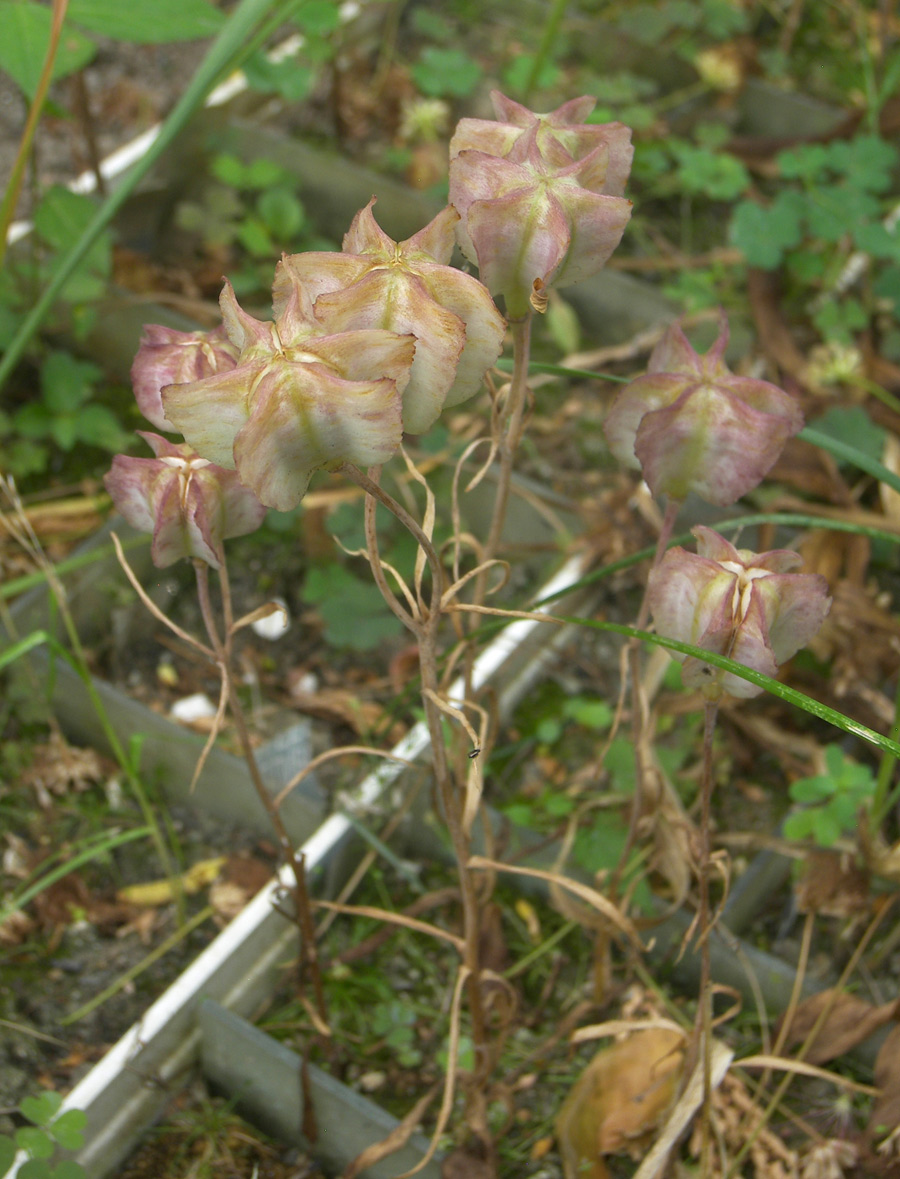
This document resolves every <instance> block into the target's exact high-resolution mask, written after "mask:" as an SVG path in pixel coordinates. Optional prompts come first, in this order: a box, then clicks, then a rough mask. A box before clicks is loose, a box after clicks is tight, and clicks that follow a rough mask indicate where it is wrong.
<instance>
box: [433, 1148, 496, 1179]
mask: <svg viewBox="0 0 900 1179" xmlns="http://www.w3.org/2000/svg"><path fill="white" fill-rule="evenodd" d="M496 1175H497V1171H496V1169H495V1167H494V1166H493V1164H492V1163H491V1162H489V1161H488V1160H487V1159H484V1158H481V1157H480V1156H479V1155H477V1154H474V1153H473V1152H472V1150H470V1149H467V1148H466V1147H464V1146H458V1147H457V1148H456V1149H455V1150H452V1151H451V1152H450V1154H448V1155H447V1157H446V1158H445V1159H444V1161H443V1163H442V1164H441V1179H496Z"/></svg>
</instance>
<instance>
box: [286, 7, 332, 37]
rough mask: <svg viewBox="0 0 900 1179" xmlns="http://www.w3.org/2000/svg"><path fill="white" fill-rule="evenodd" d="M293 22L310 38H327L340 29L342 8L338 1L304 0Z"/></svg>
mask: <svg viewBox="0 0 900 1179" xmlns="http://www.w3.org/2000/svg"><path fill="white" fill-rule="evenodd" d="M293 20H294V23H295V24H296V25H297V27H298V28H299V29H301V30H302V31H303V32H304V33H306V34H307V35H308V36H315V37H325V36H327V35H328V34H329V33H333V32H335V30H336V29H338V28H340V24H341V7H340V4H338V3H336V0H303V2H302V3H301V5H300V8H299V11H297V12H295V13H294V15H293Z"/></svg>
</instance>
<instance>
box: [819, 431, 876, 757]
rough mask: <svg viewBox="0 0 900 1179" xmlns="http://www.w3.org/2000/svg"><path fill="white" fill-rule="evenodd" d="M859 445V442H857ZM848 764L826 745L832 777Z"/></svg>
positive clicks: (835, 747)
mask: <svg viewBox="0 0 900 1179" xmlns="http://www.w3.org/2000/svg"><path fill="white" fill-rule="evenodd" d="M867 420H868V419H867ZM848 441H852V439H848ZM858 445H859V443H858V442H857V446H858ZM846 764H847V763H846V762H845V761H844V752H843V750H842V749H841V747H840V745H826V746H825V765H826V766H827V767H828V772H829V774H831V776H832V778H836V779H837V778H840V777H842V775H843V773H844V767H845V765H846Z"/></svg>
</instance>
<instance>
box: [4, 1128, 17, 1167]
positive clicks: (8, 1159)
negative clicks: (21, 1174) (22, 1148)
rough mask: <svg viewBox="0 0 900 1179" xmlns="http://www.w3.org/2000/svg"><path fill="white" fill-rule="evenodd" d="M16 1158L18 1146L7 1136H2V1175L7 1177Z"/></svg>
mask: <svg viewBox="0 0 900 1179" xmlns="http://www.w3.org/2000/svg"><path fill="white" fill-rule="evenodd" d="M15 1157H16V1144H15V1143H14V1142H13V1140H12V1139H11V1138H7V1137H6V1135H5V1134H3V1135H0V1175H5V1174H6V1172H7V1171H8V1170H9V1168H10V1167H11V1166H12V1165H13V1159H14V1158H15Z"/></svg>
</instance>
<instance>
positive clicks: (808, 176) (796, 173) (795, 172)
mask: <svg viewBox="0 0 900 1179" xmlns="http://www.w3.org/2000/svg"><path fill="white" fill-rule="evenodd" d="M775 162H776V164H777V165H778V171H779V172H780V173H781V176H782V177H783V178H784V179H785V180H808V181H813V180H817V179H818V178H819V177H820V176H821V175H822V174H823V173H824V172H825V170H826V169H827V167H828V152H827V150H826V149H825V148H824V147H823V146H822V144H821V143H810V144H808V145H806V146H805V147H796V148H789V149H788V150H787V151H782V152H779V153H778V155H777V156H776V157H775Z"/></svg>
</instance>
